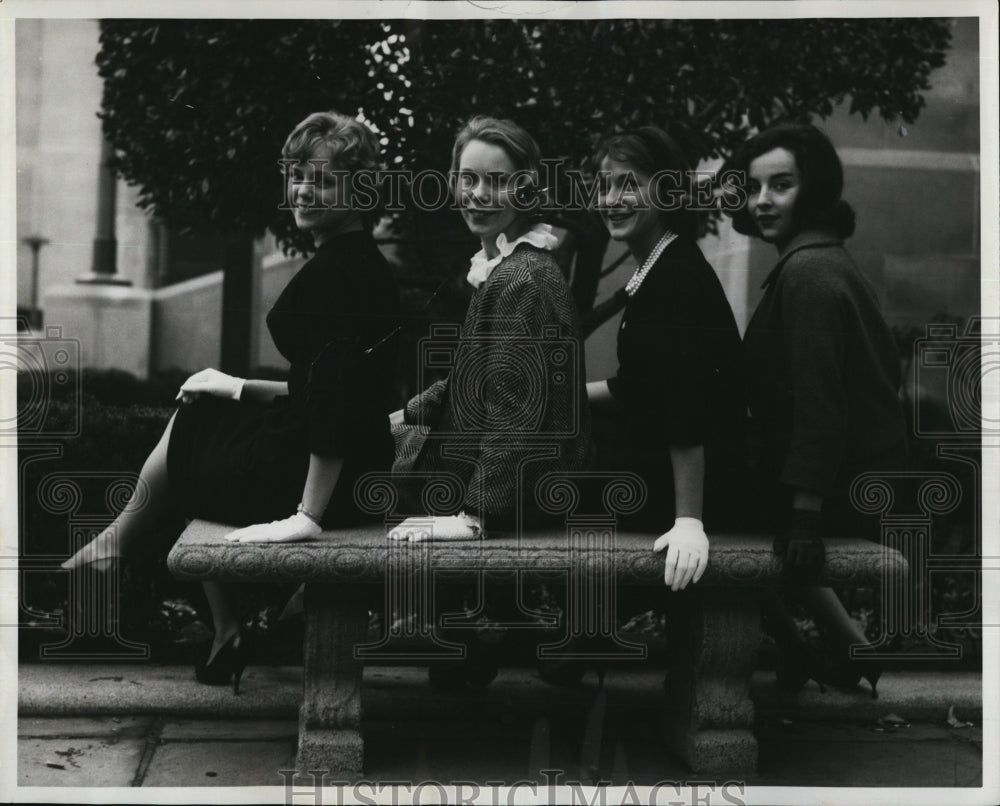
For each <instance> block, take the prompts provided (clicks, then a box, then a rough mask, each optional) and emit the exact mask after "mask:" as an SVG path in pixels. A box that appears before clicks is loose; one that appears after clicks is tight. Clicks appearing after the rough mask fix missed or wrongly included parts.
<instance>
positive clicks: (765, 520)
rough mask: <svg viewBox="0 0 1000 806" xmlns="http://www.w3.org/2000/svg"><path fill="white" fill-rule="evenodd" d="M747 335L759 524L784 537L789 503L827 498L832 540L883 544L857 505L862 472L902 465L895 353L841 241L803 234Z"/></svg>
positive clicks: (768, 285)
mask: <svg viewBox="0 0 1000 806" xmlns="http://www.w3.org/2000/svg"><path fill="white" fill-rule="evenodd" d="M764 289H765V291H764V296H763V298H762V299H761V301H760V304H759V305H758V306H757V310H756V311H755V312H754V315H753V317H752V318H751V320H750V324H749V325H748V326H747V332H746V336H745V342H744V343H745V350H746V356H747V368H748V377H749V392H750V397H749V408H750V414H751V421H750V426H751V428H750V452H749V453H750V459H751V463H752V470H753V474H752V477H751V478H752V479H753V480H754V483H755V494H754V496H753V500H754V501H755V502H757V504H758V509H757V512H756V518H757V519H758V521H759V523H760V525H762V526H764V527H766V528H769V529H781V528H783V526H784V518H786V517H787V515H788V514H789V513H790V510H791V499H792V493H793V491H794V490H795V489H802V490H807V491H810V492H814V493H818V494H820V495H821V496H823V499H824V500H823V514H824V518H823V520H824V527H825V529H826V530H827V531H828V532H830V533H836V532H845V533H846V532H850V535H849V536H852V537H862V536H867V537H876V536H877V534H873V533H872V528H876V529H877V522H874V523H873V521H875V519H873V518H870V517H867V518H863V517H859V516H858V515H857V513H856V512H855V510H854V508H853V507H852V506H851V505H850V501H849V499H848V491H849V486H850V483H851V481H852V480H853V479H854V478H855V476H856V475H857V474H859V473H862V472H865V471H878V470H886V471H896V470H901V469H904V468H905V466H906V457H907V443H906V424H905V419H904V416H903V409H902V406H901V403H900V400H899V396H898V390H899V386H900V380H901V373H900V365H899V353H898V350H897V348H896V345H895V342H894V340H893V338H892V335H891V333H890V332H889V328H888V326H887V325H886V323H885V320H884V319H883V318H882V314H881V311H880V309H879V304H878V299H877V297H876V294H875V290H874V289H873V288H872V286H871V283H869V282H868V280H867V279H866V278H865V277H864V275H862V274H861V272H860V271H859V270H858V268H857V266H856V265H855V264H854V261H853V260H851V257H850V255H848V253H847V251H846V250H845V249H844V245H843V241H842V240H841V239H839V238H837V237H836V236H835V235H833V234H832V233H829V232H825V231H821V230H816V231H806V232H802V233H799V235H797V236H796V237H795V238H794V239H793V240H792V242H791V243H790V244H789V246H788V248H787V249H786V251H785V253H784V254H783V255H782V256H781V259H780V260H779V261H778V263H777V265H775V267H774V269H773V270H772V271H771V273H770V274H769V275H768V277H767V279H766V280H765V281H764Z"/></svg>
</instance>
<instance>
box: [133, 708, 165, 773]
mask: <svg viewBox="0 0 1000 806" xmlns="http://www.w3.org/2000/svg"><path fill="white" fill-rule="evenodd" d="M164 724H166V720H165V719H163V718H162V717H160V718H158V719H154V720H153V724H151V725H150V726H149V730H148V731H147V732H146V744H145V746H144V747H143V748H142V756H140V757H139V765H138V767H136V770H135V775H134V776H133V778H132V786H142V784H143V782H144V781H145V780H146V774H147V773H148V772H149V765H150V764H152V763H153V756H154V755H155V754H156V748H157V747H158V746H159V745H160V744H162V739H161V738H160V737H161V735H162V734H163V726H164Z"/></svg>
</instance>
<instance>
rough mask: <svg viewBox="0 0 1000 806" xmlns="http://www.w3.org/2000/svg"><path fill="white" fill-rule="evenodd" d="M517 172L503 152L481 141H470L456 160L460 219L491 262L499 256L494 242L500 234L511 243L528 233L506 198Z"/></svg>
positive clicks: (511, 161) (519, 216)
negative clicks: (510, 181)
mask: <svg viewBox="0 0 1000 806" xmlns="http://www.w3.org/2000/svg"><path fill="white" fill-rule="evenodd" d="M516 171H517V166H515V165H514V162H513V160H511V158H510V155H508V154H507V152H506V151H504V150H503V149H502V148H500V146H497V145H493V144H492V143H486V142H484V141H482V140H470V141H469V144H468V145H467V146H466V147H465V148H464V149H463V151H462V154H461V156H460V157H459V160H458V173H457V176H456V193H457V196H458V203H459V206H460V207H461V210H462V218H463V219H464V220H465V225H466V226H467V227H468V228H469V232H471V233H472V234H473V235H475V236H476V237H478V238H479V240H480V241H482V244H483V249H484V250H486V254H487V256H488V257H491V258H492V257H495V256H496V255H497V254H498V251H497V247H496V241H497V236H498V235H500V233H501V232H502V233H505V234H506V236H507V240H508V241H512V240H514V239H515V238H517V237H518V236H520V235H521V234H523V233H524V232H525V231H526V230H527V229H528V222H527V221H526V220H525V218H524V216H523V215H522V214H520V213H519V212H518V211H517V210H516V209H515V208H514V207H512V206H511V203H510V199H509V198H508V192H507V180H508V179H509V178H510V177H511V176H512V175H513V174H514V173H515V172H516Z"/></svg>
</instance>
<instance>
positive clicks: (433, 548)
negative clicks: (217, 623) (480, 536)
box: [167, 520, 906, 587]
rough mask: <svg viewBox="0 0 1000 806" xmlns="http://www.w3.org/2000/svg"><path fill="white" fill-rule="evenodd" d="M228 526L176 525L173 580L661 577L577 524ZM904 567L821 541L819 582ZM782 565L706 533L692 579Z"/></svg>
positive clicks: (843, 582) (855, 545)
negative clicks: (261, 537)
mask: <svg viewBox="0 0 1000 806" xmlns="http://www.w3.org/2000/svg"><path fill="white" fill-rule="evenodd" d="M232 530H233V527H232V526H228V525H226V524H220V523H212V522H209V521H202V520H195V521H192V522H191V523H190V524H189V526H188V527H187V528H186V529H185V530H184V533H183V534H182V535H181V537H180V538H179V539H178V541H177V543H176V544H175V545H174V547H173V549H172V550H171V552H170V555H169V557H168V559H167V564H168V566H169V568H170V571H171V572H172V573H173V574H174V575H175V576H177V577H179V578H181V579H189V580H219V581H242V582H352V583H373V584H375V583H381V582H383V581H385V579H386V576H387V573H388V572H390V571H391V572H392V573H394V574H398V573H401V572H406V571H407V569H410V570H412V571H414V572H416V571H417V570H422V571H424V572H426V571H427V567H426V566H427V564H428V563H429V564H430V565H431V567H432V569H433V571H434V572H435V573H437V572H448V574H447V578H448V579H450V580H453V581H460V580H463V579H470V580H471V579H474V578H476V577H478V576H479V574H480V572H481V571H485V572H487V573H488V574H490V575H497V576H502V575H503V574H505V573H510V572H513V571H522V572H525V575H526V576H527V577H528V578H529V579H530V578H533V577H535V576H537V578H539V579H545V578H549V579H551V578H552V574H553V573H557V572H559V573H565V572H566V571H567V570H568V569H569V568H571V567H572V568H573V569H575V570H576V571H578V572H583V573H593V574H607V573H610V571H611V569H612V568H613V570H614V573H615V575H616V577H617V578H618V580H619V581H620V582H623V583H632V584H648V585H652V584H663V554H654V553H653V552H652V550H651V547H652V544H653V540H654V539H655V537H656V536H655V535H651V534H637V533H634V532H624V533H621V534H617V535H614V536H611V537H609V536H607V535H604V536H602V535H600V534H599V533H598V532H596V531H588V530H585V529H584V530H581V531H580V532H579V533H578V534H575V535H574V536H573V537H572V538H570V537H568V536H567V534H566V533H565V532H563V533H559V532H557V531H555V530H552V531H546V532H527V533H524V534H522V535H521V536H520V537H518V536H516V535H514V534H512V533H498V534H495V535H491V536H490V537H489V538H487V539H485V540H480V541H468V542H450V543H444V542H442V543H437V542H428V543H406V542H397V541H394V540H390V539H388V538H387V537H386V534H385V529H384V528H383V527H382V526H381V525H379V524H373V525H367V526H363V527H358V528H353V529H345V530H333V531H326V532H323V533H322V534H321V535H320V536H319V537H317V538H316V539H314V540H310V541H305V542H300V543H284V544H231V543H228V542H227V541H226V540H225V536H226V534H228V533H229V532H230V531H232ZM905 571H906V560H905V559H903V556H902V555H901V554H900V553H899V552H898V551H896V550H894V549H889V548H884V547H883V546H881V545H879V544H876V543H871V542H869V541H867V540H860V539H854V538H834V539H829V540H827V541H826V563H825V566H824V570H823V573H822V576H821V578H820V583H821V584H824V585H830V586H833V587H838V586H839V587H849V586H865V585H874V584H878V583H880V582H881V581H883V580H884V579H886V578H887V576H889V575H891V576H899V575H901V574H903V573H905ZM780 573H781V563H780V562H779V560H778V558H777V557H776V556H775V555H774V553H773V551H772V548H771V537H770V536H767V535H712V537H711V550H710V554H709V566H708V569H707V571H706V572H705V575H704V577H703V578H702V580H701V582H700V583H699V585H701V586H734V585H762V584H769V583H773V582H776V581H778V580H779V579H780Z"/></svg>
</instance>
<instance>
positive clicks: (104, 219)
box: [76, 139, 132, 285]
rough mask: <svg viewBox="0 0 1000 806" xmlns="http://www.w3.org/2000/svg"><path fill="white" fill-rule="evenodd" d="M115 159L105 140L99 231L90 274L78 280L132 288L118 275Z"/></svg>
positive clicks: (100, 171) (99, 189) (100, 190)
mask: <svg viewBox="0 0 1000 806" xmlns="http://www.w3.org/2000/svg"><path fill="white" fill-rule="evenodd" d="M113 156H114V153H113V150H112V148H111V143H109V142H108V141H107V140H106V139H105V140H102V141H101V164H100V169H99V173H98V175H97V228H96V232H95V234H94V253H93V260H92V262H91V268H90V273H89V274H85V275H83V276H81V277H78V278H77V280H76V281H77V282H78V283H84V284H96V285H132V283H131V282H130V281H129V280H126V279H125V278H123V277H120V276H118V239H117V238H116V237H115V209H116V206H117V203H118V177H117V176H116V175H115V172H114V169H112V168H111V167H110V165H109V163H110V161H111V158H112V157H113Z"/></svg>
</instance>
